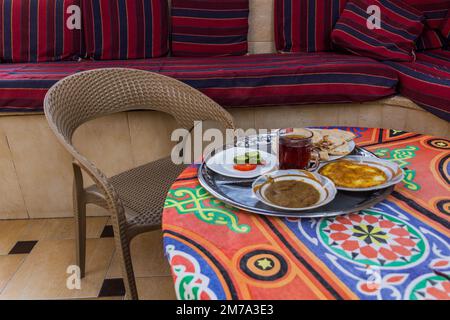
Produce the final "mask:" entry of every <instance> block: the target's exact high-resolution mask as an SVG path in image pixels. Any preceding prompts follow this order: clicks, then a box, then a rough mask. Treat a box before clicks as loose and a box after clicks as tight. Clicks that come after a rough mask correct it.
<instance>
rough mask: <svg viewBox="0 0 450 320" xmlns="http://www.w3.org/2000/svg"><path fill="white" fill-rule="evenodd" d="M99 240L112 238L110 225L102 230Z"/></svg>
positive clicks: (112, 231)
mask: <svg viewBox="0 0 450 320" xmlns="http://www.w3.org/2000/svg"><path fill="white" fill-rule="evenodd" d="M100 238H114V230H113V227H112V226H111V225H109V226H108V225H106V226H105V227H104V228H103V231H102V234H101V235H100Z"/></svg>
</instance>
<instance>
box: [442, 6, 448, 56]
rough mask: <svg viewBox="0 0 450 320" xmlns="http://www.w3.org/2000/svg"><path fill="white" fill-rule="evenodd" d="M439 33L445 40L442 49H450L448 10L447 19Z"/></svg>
mask: <svg viewBox="0 0 450 320" xmlns="http://www.w3.org/2000/svg"><path fill="white" fill-rule="evenodd" d="M440 31H441V33H442V36H443V37H444V39H445V43H444V47H445V48H447V49H450V10H449V11H448V14H447V19H445V21H444V22H443V23H442V26H441V28H440Z"/></svg>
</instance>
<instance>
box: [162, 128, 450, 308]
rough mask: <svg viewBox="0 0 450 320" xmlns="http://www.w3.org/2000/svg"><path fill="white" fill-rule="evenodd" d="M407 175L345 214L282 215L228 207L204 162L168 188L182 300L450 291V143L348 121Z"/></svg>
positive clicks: (446, 295)
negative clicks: (201, 169) (383, 195)
mask: <svg viewBox="0 0 450 320" xmlns="http://www.w3.org/2000/svg"><path fill="white" fill-rule="evenodd" d="M345 129H346V130H351V131H353V132H354V133H355V134H357V136H358V138H357V140H356V142H357V144H358V145H359V146H362V147H364V148H366V149H368V150H371V151H372V152H374V153H375V154H376V155H378V156H379V157H381V158H384V159H389V160H391V161H395V162H396V163H398V164H399V165H400V166H401V167H402V168H403V170H404V171H405V174H406V175H405V179H404V181H403V183H401V184H399V185H397V186H396V188H395V191H394V192H393V193H392V195H391V196H389V198H388V199H387V200H386V201H384V202H382V203H379V204H378V205H376V206H375V207H373V208H371V209H369V210H364V211H362V212H355V213H353V214H350V215H347V216H340V217H337V218H323V219H287V218H286V219H280V218H272V217H265V216H259V215H255V214H251V213H248V212H245V211H241V210H238V209H235V208H233V207H230V206H228V205H225V204H224V203H222V202H220V201H219V200H217V199H215V198H214V197H213V196H211V195H210V194H209V193H208V192H206V191H205V189H203V188H202V187H201V186H200V184H199V182H198V179H197V169H198V167H197V166H192V167H190V168H188V169H187V170H186V171H184V172H183V174H182V175H181V176H180V177H179V179H178V180H177V181H176V183H175V184H174V185H173V187H172V189H171V190H170V192H169V194H168V197H167V200H166V204H165V210H164V213H163V232H164V250H165V253H166V256H167V258H168V260H169V262H170V266H171V270H172V275H173V279H174V282H175V290H176V293H177V296H178V298H179V299H412V300H418V299H450V281H448V280H447V279H446V277H445V275H450V241H449V234H450V232H449V226H450V218H449V214H450V174H449V171H450V141H449V140H446V139H441V138H436V137H431V136H425V135H420V134H414V133H407V132H402V131H395V130H383V129H369V128H345Z"/></svg>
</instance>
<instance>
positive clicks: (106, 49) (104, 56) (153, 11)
mask: <svg viewBox="0 0 450 320" xmlns="http://www.w3.org/2000/svg"><path fill="white" fill-rule="evenodd" d="M83 15H84V35H85V39H86V50H87V56H88V57H90V58H94V59H96V60H112V59H121V60H126V59H143V58H155V57H161V56H165V55H167V53H168V51H169V40H168V36H169V31H168V30H169V25H168V15H169V13H168V4H167V0H117V1H111V0H83Z"/></svg>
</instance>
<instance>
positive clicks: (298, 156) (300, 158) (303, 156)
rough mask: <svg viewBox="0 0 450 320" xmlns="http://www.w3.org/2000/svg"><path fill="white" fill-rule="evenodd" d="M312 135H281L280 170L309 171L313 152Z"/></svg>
mask: <svg viewBox="0 0 450 320" xmlns="http://www.w3.org/2000/svg"><path fill="white" fill-rule="evenodd" d="M311 138H312V135H311V136H303V135H298V134H287V135H281V136H280V140H279V160H280V169H281V170H288V169H301V170H304V169H308V167H309V162H310V161H311V153H312V150H313V144H312V139H311Z"/></svg>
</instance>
